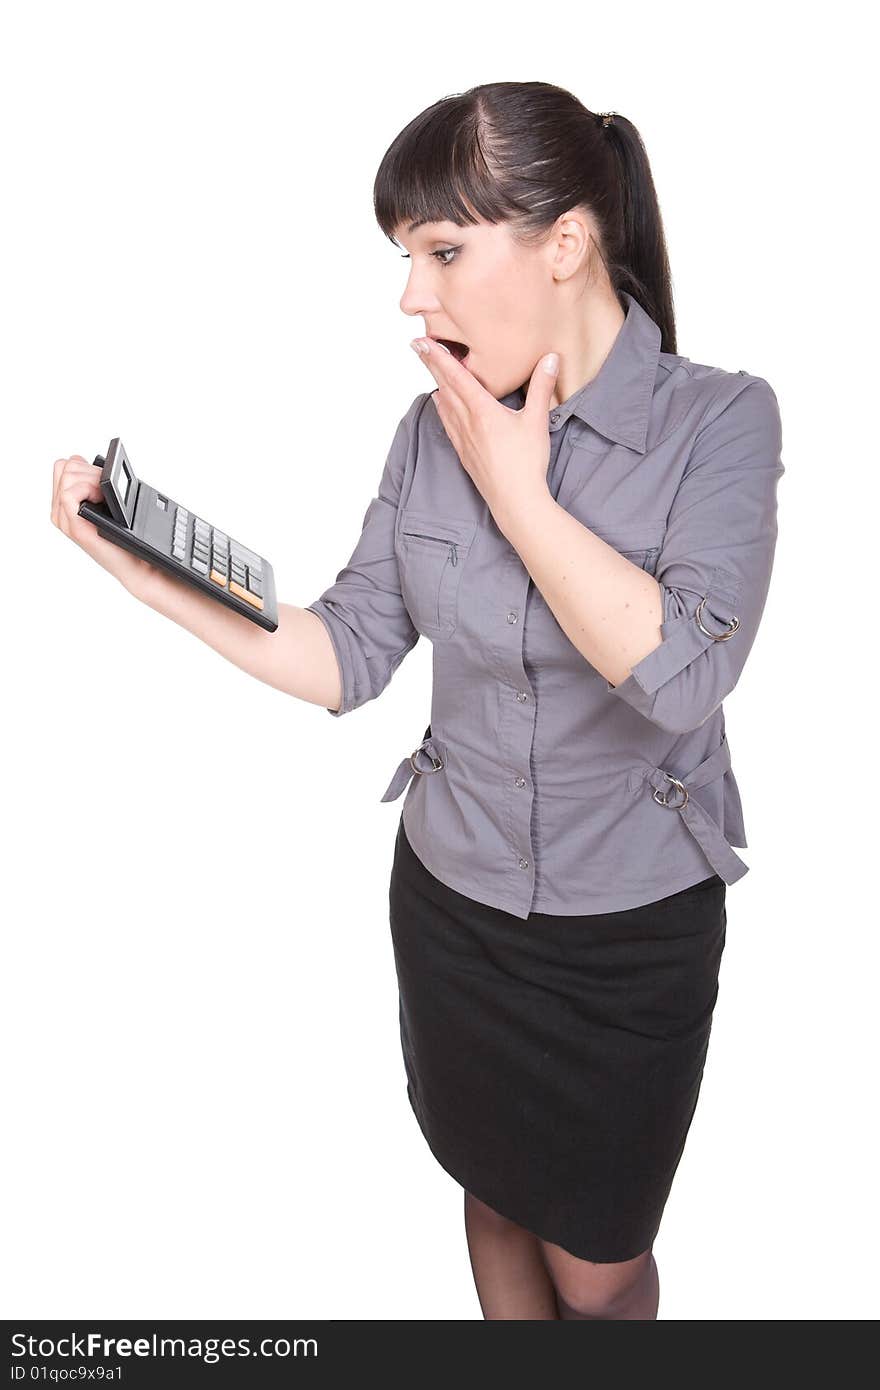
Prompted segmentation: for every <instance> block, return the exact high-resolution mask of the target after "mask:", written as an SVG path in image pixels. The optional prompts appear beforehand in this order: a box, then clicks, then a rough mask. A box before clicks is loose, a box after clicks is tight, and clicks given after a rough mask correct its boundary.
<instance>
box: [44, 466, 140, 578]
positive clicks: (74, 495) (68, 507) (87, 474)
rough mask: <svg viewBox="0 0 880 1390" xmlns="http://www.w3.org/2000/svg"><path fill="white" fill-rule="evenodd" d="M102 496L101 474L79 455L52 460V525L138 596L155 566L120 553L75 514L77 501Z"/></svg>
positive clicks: (117, 546)
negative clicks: (53, 461)
mask: <svg viewBox="0 0 880 1390" xmlns="http://www.w3.org/2000/svg"><path fill="white" fill-rule="evenodd" d="M103 497H104V494H103V493H102V492H101V471H100V469H98V468H96V467H95V465H94V464H92V463H89V462H88V461H87V460H86V459H84V458H83V456H82V454H72V455H71V457H70V458H67V459H56V460H55V463H54V465H53V473H52V511H51V520H52V523H53V525H54V526H57V527H58V530H59V531H63V532H64V534H65V536H69V537H70V539H71V540H72V541H75V542H76V544H77V545H78V546H80V548H81V549H82V550H84V551H85V552H86V554H87V555H91V557H92V559H93V560H97V562H98V564H99V565H101V566H102V567H103V568H104V569H105V570H107V571H108V572H109V573H110V574H112V575H114V576H115V577H116V578H117V579H118V580H119V582H120V584H123V585H124V586H125V588H126V589H128V590H129V591H130V592H131V593H133V594H135V595H137V596H138V597H140V596H141V594H143V593H144V592H146V586H147V585H148V584H149V583H150V582H151V581H152V580H153V579H155V576H156V574H157V570H156V569H155V567H154V566H153V565H151V564H150V563H149V562H148V561H147V560H140V559H138V557H137V555H132V554H131V552H130V551H128V550H123V549H122V546H120V545H114V544H113V542H112V541H106V540H104V537H103V536H99V535H98V528H97V526H95V525H94V524H93V522H91V521H87V520H86V518H85V517H84V516H78V515H77V513H78V510H79V504H80V502H84V501H85V500H86V499H88V501H90V502H101V501H103Z"/></svg>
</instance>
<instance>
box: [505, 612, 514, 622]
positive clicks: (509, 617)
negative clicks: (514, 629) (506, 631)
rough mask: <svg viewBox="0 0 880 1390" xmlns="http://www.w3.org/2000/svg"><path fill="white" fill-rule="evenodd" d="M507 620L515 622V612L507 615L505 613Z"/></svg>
mask: <svg viewBox="0 0 880 1390" xmlns="http://www.w3.org/2000/svg"><path fill="white" fill-rule="evenodd" d="M507 621H508V622H509V623H515V622H516V614H515V613H508V615H507Z"/></svg>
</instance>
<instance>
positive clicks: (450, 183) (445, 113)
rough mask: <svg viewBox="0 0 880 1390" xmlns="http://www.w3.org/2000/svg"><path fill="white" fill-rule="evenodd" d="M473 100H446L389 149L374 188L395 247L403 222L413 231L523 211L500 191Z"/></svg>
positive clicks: (377, 205)
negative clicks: (430, 224) (397, 230)
mask: <svg viewBox="0 0 880 1390" xmlns="http://www.w3.org/2000/svg"><path fill="white" fill-rule="evenodd" d="M479 128H480V119H479V112H478V110H477V109H476V104H475V102H474V101H473V99H472V98H471V97H445V98H444V99H443V100H442V101H440V102H436V103H435V104H434V105H433V106H429V107H428V109H427V110H426V111H423V112H421V113H420V114H419V115H418V116H416V118H415V119H414V120H412V121H410V123H409V125H408V126H405V127H404V129H403V130H402V131H401V132H400V134H399V135H398V136H397V138H396V140H395V141H394V142H393V144H392V145H390V146H389V148H388V150H387V151H386V153H385V155H384V156H383V159H382V163H381V164H380V165H379V170H378V173H377V174H376V178H375V182H374V184H373V209H374V212H375V215H376V221H377V222H378V224H379V226H380V228H381V230H382V231H383V232H384V233H385V235H386V236H387V237H388V239H389V241H391V242H392V243H393V244H394V245H395V246H399V244H400V243H399V242H397V241H396V240H395V238H394V235H393V233H394V229H395V228H396V227H399V226H400V225H401V223H402V224H403V225H404V226H405V227H406V229H407V231H409V232H413V231H415V230H416V228H417V227H419V226H421V225H422V224H423V223H425V222H453V223H455V225H456V226H459V227H464V226H468V225H474V224H476V223H477V222H478V221H479V219H480V218H482V219H484V220H485V221H487V222H500V221H502V220H504V218H505V217H510V216H511V215H512V214H513V213H516V212H521V211H522V209H521V208H518V207H517V206H516V205H515V204H512V203H510V201H509V200H508V199H506V198H505V197H504V195H503V194H502V193H501V191H500V189H499V188H498V186H497V184H496V182H495V179H494V177H493V174H492V171H491V169H490V167H489V165H488V163H487V160H486V157H485V154H484V151H483V149H482V147H481V144H480V133H479Z"/></svg>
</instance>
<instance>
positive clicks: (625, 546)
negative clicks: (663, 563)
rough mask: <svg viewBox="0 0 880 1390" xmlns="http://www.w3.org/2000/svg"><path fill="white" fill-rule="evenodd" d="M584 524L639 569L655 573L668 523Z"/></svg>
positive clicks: (587, 522) (586, 522)
mask: <svg viewBox="0 0 880 1390" xmlns="http://www.w3.org/2000/svg"><path fill="white" fill-rule="evenodd" d="M584 525H585V526H587V527H589V529H590V530H591V531H592V532H593V535H594V536H598V537H599V539H600V540H603V541H604V542H605V544H606V545H610V546H613V548H614V549H615V550H618V551H619V552H620V554H621V555H623V556H624V557H625V558H626V559H627V560H629V562H630V564H632V565H638V567H639V569H643V570H647V571H648V573H649V574H653V573H654V571H655V570H656V568H657V557H658V555H659V554H660V550H661V547H662V545H663V537H664V535H665V531H666V524H665V522H662V521H645V522H638V521H636V522H630V521H625V522H623V523H622V524H620V525H616V524H615V525H612V526H608V525H605V524H598V525H596V526H593V525H592V524H591V523H590V522H589V521H585V522H584Z"/></svg>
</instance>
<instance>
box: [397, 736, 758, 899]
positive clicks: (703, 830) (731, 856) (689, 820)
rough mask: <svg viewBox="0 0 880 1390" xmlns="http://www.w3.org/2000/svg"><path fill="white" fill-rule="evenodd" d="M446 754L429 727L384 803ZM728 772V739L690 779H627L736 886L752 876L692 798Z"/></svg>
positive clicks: (658, 770)
mask: <svg viewBox="0 0 880 1390" xmlns="http://www.w3.org/2000/svg"><path fill="white" fill-rule="evenodd" d="M444 753H445V748H444V746H443V744H442V743H439V742H435V740H434V739H432V738H431V726H430V724H429V725H428V727H427V729H426V731H425V737H424V738H423V740H422V742H421V743H420V744H419V746H418V748H416V749H415V751H414V752H412V753H410V754H409V755H408V756H407V757H405V758H403V759H402V760H401V762H400V763H399V765H398V768H397V771H396V772H395V774H394V776H393V777H392V778H391V781H390V783H389V785H388V789H387V791H386V792H385V795H384V796H383V797H382V800H383V801H396V800H397V798H398V797H399V796H400V795H401V793H402V792H403V791H404V790H405V789H406V787H407V786H408V784H409V782H410V781H411V780H412V778H413V776H414V775H415V774H416V773H419V774H424V773H430V772H440V771H441V770H442V769H443V768H445V766H446V758H445V757H444ZM729 767H730V747H729V745H728V742H727V738H726V736H725V738H724V739H723V740H722V742H721V743H720V744H719V746H718V747H717V748H716V749H715V751H714V752H713V753H710V754H709V756H708V758H704V759H703V761H702V762H701V763H700V764H699V765H698V766H697V767H695V768H694V769H693V771H692V772H689V773H688V774H687V776H685V777H674V776H673V775H672V773H671V772H667V771H666V770H665V769H664V768H662V767H646V768H644V769H637V768H633V769H632V770H631V771H630V774H629V779H628V785H629V789H630V791H638V789H639V787H640V786H641V785H642V784H644V783H647V784H648V785H649V786H651V787H652V788H653V797H654V800H655V801H656V802H657V804H658V805H660V806H663V807H665V808H667V809H668V810H671V811H678V813H679V815H680V816H681V818H682V820H683V821H684V823H685V825H686V826H687V828H688V830H689V831H690V833H691V834H692V835H693V837H694V839H695V840H696V842H697V844H698V845H699V846H700V848H701V850H702V851H703V853H704V854H705V856H706V858H707V859H708V861H709V863H710V864H711V865H712V868H713V869H714V870H715V872H716V873H717V874H718V875H719V877H720V878H722V879H723V880H724V882H725V883H736V882H737V880H738V879H740V878H742V877H743V875H744V874H747V873H748V872H749V866H748V864H746V863H745V862H744V861H743V860H742V859H740V857H739V855H738V854H737V853H736V852H735V851H734V849H733V848H732V846H731V845H729V844H728V842H727V840H725V838H724V836H723V834H722V833H721V828H720V826H719V825H718V824H717V822H716V821H714V820H713V819H712V817H711V816H710V815H709V813H708V811H706V810H705V809H704V808H703V807H702V806H701V805H700V803H699V802H698V801H695V800H694V799H693V797H692V796H691V795H690V793H691V792H692V791H696V790H697V789H698V788H699V787H705V786H708V784H709V783H710V782H714V781H715V780H716V779H717V778H718V777H723V776H724V774H725V772H726V771H727V769H728V768H729Z"/></svg>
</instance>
